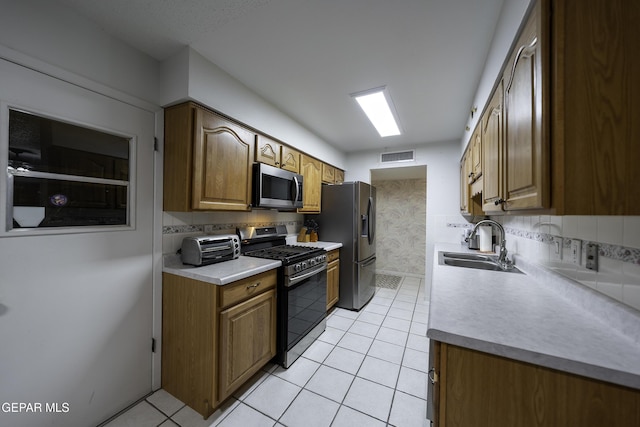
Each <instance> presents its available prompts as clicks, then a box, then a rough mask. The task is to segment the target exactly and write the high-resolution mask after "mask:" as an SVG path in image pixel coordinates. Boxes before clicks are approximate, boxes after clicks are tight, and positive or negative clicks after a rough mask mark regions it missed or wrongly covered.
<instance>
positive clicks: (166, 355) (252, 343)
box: [162, 270, 276, 418]
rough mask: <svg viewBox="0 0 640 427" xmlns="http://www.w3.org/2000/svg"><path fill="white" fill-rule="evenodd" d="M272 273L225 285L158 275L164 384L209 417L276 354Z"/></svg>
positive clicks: (274, 281)
mask: <svg viewBox="0 0 640 427" xmlns="http://www.w3.org/2000/svg"><path fill="white" fill-rule="evenodd" d="M275 286H276V272H275V270H271V271H268V272H265V273H261V274H257V275H255V276H251V277H249V278H246V279H242V280H239V281H237V282H234V283H230V284H228V285H224V286H217V285H213V284H210V283H205V282H202V281H199V280H194V279H190V278H186V277H182V276H176V275H173V274H168V273H163V274H162V388H163V389H165V390H166V391H167V392H169V393H171V394H172V395H173V396H175V397H176V398H178V399H180V400H181V401H183V402H184V403H186V404H187V405H188V406H190V407H191V408H193V409H194V410H195V411H197V412H198V413H200V414H201V415H202V416H203V417H205V418H207V417H208V416H209V415H211V414H212V413H213V412H214V411H215V409H216V408H218V407H219V406H220V404H221V403H222V402H223V401H224V400H225V399H226V398H227V397H229V396H230V395H231V394H232V393H233V392H234V391H235V390H237V389H238V388H239V387H240V386H241V385H242V384H243V383H244V382H245V381H246V380H248V379H249V378H250V377H251V376H252V375H253V374H254V373H256V372H257V371H259V370H260V369H261V368H262V367H263V366H264V365H265V364H266V363H267V362H268V361H269V360H271V358H273V357H274V356H275V354H276V291H275Z"/></svg>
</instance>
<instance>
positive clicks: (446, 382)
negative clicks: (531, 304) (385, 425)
mask: <svg viewBox="0 0 640 427" xmlns="http://www.w3.org/2000/svg"><path fill="white" fill-rule="evenodd" d="M440 358H441V360H440V375H439V385H440V390H439V398H440V402H439V404H438V415H439V421H440V424H439V425H440V426H443V425H445V426H474V427H495V426H519V427H539V426H572V427H599V426H607V427H627V426H638V425H640V411H638V408H639V407H640V390H637V389H632V388H627V387H621V386H618V385H615V384H610V383H606V382H602V381H598V380H594V379H590V378H586V377H581V376H579V375H574V374H567V373H565V372H561V371H556V370H553V369H550V368H546V367H542V366H537V365H533V364H530V363H525V362H520V361H516V360H513V359H507V358H505V357H501V356H496V355H493V354H487V353H482V352H479V351H476V350H470V349H467V348H463V347H458V346H455V345H449V344H444V343H442V344H441V351H440Z"/></svg>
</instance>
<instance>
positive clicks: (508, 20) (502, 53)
mask: <svg viewBox="0 0 640 427" xmlns="http://www.w3.org/2000/svg"><path fill="white" fill-rule="evenodd" d="M531 1H532V0H504V4H503V5H502V10H501V12H500V17H499V19H498V23H497V25H496V29H495V33H494V35H493V41H492V42H491V47H490V48H489V53H488V55H487V60H486V63H485V67H484V71H483V73H482V77H481V78H480V81H479V83H478V89H477V90H476V95H475V96H474V98H473V104H472V105H473V106H474V107H478V113H477V114H474V117H473V118H471V115H469V119H468V121H467V126H468V127H469V131H468V132H466V133H465V134H464V136H463V137H462V141H461V151H460V153H462V152H464V149H465V147H466V145H467V143H468V142H469V138H471V133H472V132H473V129H475V127H476V125H477V123H478V119H479V118H480V116H481V113H482V110H483V109H484V107H485V105H486V103H487V102H488V101H489V96H490V95H491V90H492V89H493V86H494V84H495V82H496V79H497V78H498V74H499V73H500V70H501V69H502V65H503V64H504V61H505V60H506V58H507V54H508V53H509V52H510V50H511V45H512V44H513V42H514V39H515V36H516V33H517V32H518V29H519V28H520V23H521V22H522V20H523V18H524V16H525V14H526V12H527V10H528V8H529V4H530V3H531Z"/></svg>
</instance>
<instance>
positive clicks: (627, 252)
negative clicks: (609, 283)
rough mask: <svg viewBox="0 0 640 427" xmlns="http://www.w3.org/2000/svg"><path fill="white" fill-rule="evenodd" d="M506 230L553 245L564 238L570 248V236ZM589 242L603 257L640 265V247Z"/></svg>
mask: <svg viewBox="0 0 640 427" xmlns="http://www.w3.org/2000/svg"><path fill="white" fill-rule="evenodd" d="M447 227H451V228H461V229H472V228H473V224H464V223H447ZM504 231H505V233H507V236H509V235H512V236H516V237H521V238H523V239H529V240H533V241H535V242H540V243H544V244H547V245H551V244H553V242H555V241H560V240H562V242H563V245H562V247H564V248H569V247H570V245H571V240H572V239H571V238H568V237H562V236H556V235H553V234H548V233H540V232H537V231H529V230H521V229H517V228H512V227H504ZM588 243H595V244H596V245H598V253H599V255H600V256H602V257H605V258H611V259H613V260H618V261H622V262H630V263H632V264H638V265H640V249H637V248H627V247H625V246H620V245H612V244H609V243H600V242H592V241H589V240H583V241H582V244H583V245H586V244H588Z"/></svg>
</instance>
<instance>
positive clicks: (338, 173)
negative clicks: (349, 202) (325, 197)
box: [335, 168, 344, 184]
mask: <svg viewBox="0 0 640 427" xmlns="http://www.w3.org/2000/svg"><path fill="white" fill-rule="evenodd" d="M343 182H344V171H343V170H342V169H338V168H336V180H335V183H336V184H342V183H343Z"/></svg>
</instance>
